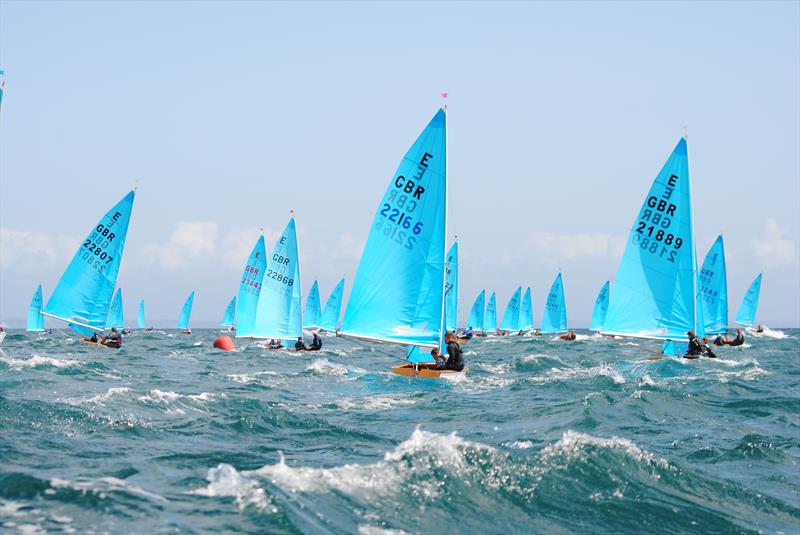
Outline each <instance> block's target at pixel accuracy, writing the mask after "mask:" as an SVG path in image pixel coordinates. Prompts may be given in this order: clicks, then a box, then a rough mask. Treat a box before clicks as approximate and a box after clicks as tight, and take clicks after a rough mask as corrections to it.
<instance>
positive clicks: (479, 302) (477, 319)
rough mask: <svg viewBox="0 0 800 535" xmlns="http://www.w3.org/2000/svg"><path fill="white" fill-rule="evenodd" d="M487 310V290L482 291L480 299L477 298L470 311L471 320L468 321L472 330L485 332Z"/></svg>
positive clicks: (468, 325)
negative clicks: (484, 321)
mask: <svg viewBox="0 0 800 535" xmlns="http://www.w3.org/2000/svg"><path fill="white" fill-rule="evenodd" d="M485 308H486V290H481V293H479V294H478V297H476V298H475V302H474V303H472V308H471V309H470V311H469V319H468V320H467V327H469V328H470V329H473V328H474V329H478V330H480V331H483V330H484V326H483V320H484V318H485V317H486V315H485V310H484V309H485Z"/></svg>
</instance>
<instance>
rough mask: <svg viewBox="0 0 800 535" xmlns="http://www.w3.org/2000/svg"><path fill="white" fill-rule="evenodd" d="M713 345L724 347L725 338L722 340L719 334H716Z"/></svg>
mask: <svg viewBox="0 0 800 535" xmlns="http://www.w3.org/2000/svg"><path fill="white" fill-rule="evenodd" d="M714 345H715V346H724V345H725V338H723V337H722V335H721V334H718V335H717V337H716V338H714Z"/></svg>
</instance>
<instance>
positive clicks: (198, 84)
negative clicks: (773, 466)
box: [0, 0, 800, 326]
mask: <svg viewBox="0 0 800 535" xmlns="http://www.w3.org/2000/svg"><path fill="white" fill-rule="evenodd" d="M798 21H800V8H798V4H797V3H796V2H778V3H769V2H758V3H746V2H736V3H723V2H713V3H694V2H693V3H688V2H687V3H678V2H670V3H632V2H625V3H600V2H590V3H527V4H526V3H497V2H493V3H468V4H458V3H441V4H429V3H266V2H265V3H256V2H242V3H235V2H226V3H214V2H201V3H191V2H175V3H167V2H129V3H126V2H114V3H100V2H88V3H74V2H56V3H48V2H13V1H6V0H4V1H3V2H2V3H0V69H4V70H5V71H6V75H5V80H6V94H5V97H4V99H3V109H2V112H0V297H1V299H0V321H6V322H13V321H14V319H15V318H22V317H24V315H25V313H26V309H27V304H28V302H29V300H30V296H31V294H32V292H33V290H34V288H35V286H36V284H38V283H39V282H41V283H42V284H43V285H44V292H45V298H46V297H47V295H49V292H50V291H52V289H53V288H54V286H55V284H56V282H57V280H58V277H59V276H60V274H61V272H62V271H63V269H64V267H65V266H66V264H67V263H68V262H69V260H70V258H71V257H72V255H73V253H74V248H75V247H76V246H77V244H78V242H79V241H80V240H81V239H82V238H83V237H84V236H85V235H86V234H87V233H88V231H89V229H90V228H91V227H92V226H93V225H94V224H95V222H96V221H97V219H99V217H100V216H101V215H102V214H103V213H104V212H105V210H107V209H108V208H109V207H110V206H111V205H113V204H114V203H115V202H116V201H117V200H118V199H119V198H121V197H122V196H123V195H124V194H125V193H126V191H128V189H130V187H131V184H132V181H133V179H134V178H138V179H140V180H141V183H140V187H139V194H138V195H137V200H136V205H135V207H134V214H133V219H132V222H131V230H130V233H129V235H128V242H127V246H126V257H125V261H124V263H123V267H122V271H121V275H120V279H119V283H120V285H121V286H122V287H123V289H124V293H125V296H126V298H127V300H128V302H127V303H126V311H125V312H126V315H127V318H128V320H133V318H134V313H135V306H136V303H137V302H138V299H139V298H140V297H144V298H145V299H146V300H147V303H148V312H149V316H150V317H151V318H152V319H153V320H154V321H155V322H156V323H160V322H161V323H164V324H165V325H170V324H172V323H174V322H175V321H177V316H178V313H179V311H180V308H181V305H182V303H183V300H184V299H185V297H186V295H187V294H188V293H189V292H190V291H191V290H192V289H195V290H197V298H196V300H195V312H194V318H195V320H196V323H197V324H198V325H200V324H203V323H204V322H215V321H218V320H219V318H220V317H221V315H222V313H223V310H224V308H225V305H226V304H227V301H228V300H229V299H230V296H231V295H233V294H234V293H235V292H236V284H237V280H238V276H239V275H240V273H241V270H242V267H243V265H244V262H245V260H246V257H247V254H248V252H249V249H250V247H251V246H252V244H253V243H254V242H255V239H256V238H257V236H258V229H259V227H264V228H265V234H266V236H267V239H268V248H271V247H272V245H273V241H274V237H276V236H277V235H278V234H279V233H280V232H281V230H282V229H283V227H284V226H285V224H286V221H287V218H288V215H289V211H290V210H292V209H293V210H295V213H296V215H297V224H298V232H299V242H300V249H301V258H302V272H303V278H304V280H303V287H304V293H305V291H306V289H308V288H310V286H311V283H312V282H313V278H314V277H318V278H319V280H320V291H321V294H322V299H323V300H324V299H326V298H327V294H328V293H329V292H330V291H331V289H332V288H333V286H334V285H335V284H336V282H337V281H338V279H339V278H340V277H341V276H342V275H347V276H348V277H349V278H351V277H352V276H353V274H354V273H355V271H356V267H357V264H358V260H359V258H360V253H361V246H362V245H363V243H364V241H365V239H366V232H367V229H368V227H369V224H370V222H371V220H372V217H373V216H374V213H375V208H376V206H377V203H378V201H379V200H380V198H381V196H382V194H383V192H384V190H385V188H386V186H387V184H388V181H389V179H390V175H391V174H392V173H393V172H394V170H395V168H396V166H397V164H398V162H399V160H400V158H401V157H402V155H403V154H404V153H405V151H406V150H407V148H408V146H409V145H410V144H411V143H412V142H413V140H414V138H415V137H416V135H417V134H418V133H419V132H420V131H421V129H422V128H423V127H424V126H425V124H427V121H428V120H429V119H430V117H431V116H432V115H433V113H434V112H435V111H436V108H437V106H438V105H439V104H440V98H439V93H440V92H441V91H447V92H448V93H449V99H448V101H449V102H448V105H449V110H450V113H449V114H448V123H449V124H448V127H449V136H450V137H449V150H450V154H449V163H450V177H451V197H450V208H451V209H450V213H449V229H450V230H451V231H452V232H453V234H457V235H458V237H459V243H460V254H461V265H460V269H461V281H460V294H461V301H462V302H461V304H460V309H461V316H462V317H463V318H464V319H465V317H466V314H467V313H468V311H469V307H470V305H471V302H472V300H473V299H474V297H475V295H476V294H477V293H478V292H479V291H480V290H481V289H482V288H487V289H488V290H496V291H497V293H498V305H499V308H500V310H501V311H502V309H503V308H504V307H505V303H506V302H507V300H508V298H509V297H510V295H511V293H512V292H513V291H514V289H515V288H516V287H517V286H518V285H523V286H526V285H530V286H531V287H532V288H533V296H534V297H533V299H534V307H535V308H534V315H535V317H536V323H537V325H538V323H539V320H540V318H541V309H542V307H543V304H544V299H545V297H546V294H547V291H548V289H549V286H550V284H551V282H552V280H553V278H554V277H555V275H556V272H557V271H558V269H559V268H561V269H562V270H563V273H564V285H565V289H566V297H567V308H568V312H569V316H570V319H571V322H572V323H573V324H574V325H578V326H580V325H584V324H585V323H587V322H588V319H589V317H590V316H591V307H592V304H593V302H594V299H595V296H596V294H597V291H598V290H599V288H600V286H601V285H602V284H603V282H604V281H605V280H606V279H608V278H613V276H614V274H615V272H616V267H617V263H618V261H619V257H620V256H621V248H622V244H623V242H624V240H625V236H626V234H627V231H628V229H629V228H630V226H631V224H632V222H633V220H634V218H635V216H636V213H637V211H638V208H639V206H640V205H641V203H642V201H643V199H644V196H645V194H646V193H647V190H648V188H649V186H650V184H651V182H652V180H653V178H654V177H655V175H656V174H657V172H658V170H659V169H660V167H661V165H662V164H663V162H664V161H665V159H666V158H667V156H668V155H669V153H670V151H671V150H672V148H673V147H674V145H675V142H676V141H677V139H678V137H679V136H680V135H681V132H682V128H683V127H686V128H687V130H688V136H689V138H688V139H689V151H690V152H689V157H690V169H691V173H692V181H693V188H694V194H695V212H696V213H695V232H696V236H697V240H698V244H697V246H698V253H699V254H700V255H701V257H702V256H703V255H705V253H706V251H707V250H708V248H709V247H710V245H711V244H712V242H713V240H714V239H715V237H716V235H717V234H718V233H722V234H723V235H724V237H725V245H726V254H727V259H728V288H729V297H730V300H731V316H732V315H733V314H734V313H735V308H736V307H737V306H738V303H739V301H740V300H741V297H742V296H743V294H744V292H745V290H746V288H747V285H748V284H749V282H750V280H751V279H752V278H753V277H754V276H755V275H756V274H757V273H758V272H759V271H761V270H763V271H764V274H765V275H764V277H765V278H764V285H763V288H762V294H761V307H760V310H759V319H760V320H762V321H764V322H766V323H767V324H771V325H782V326H797V325H798V324H800V317H799V316H800V304H799V303H800V282H798V281H799V280H800V261H798V235H799V234H800V152H799V150H798V146H800V104H799V103H800V67H799V65H800V52H798V51H799V50H800V22H798ZM349 286H350V285H349V281H348V285H347V287H346V290H345V293H346V294H347V292H349ZM612 291H613V290H612ZM462 321H463V319H462Z"/></svg>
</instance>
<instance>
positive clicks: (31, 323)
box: [25, 284, 44, 333]
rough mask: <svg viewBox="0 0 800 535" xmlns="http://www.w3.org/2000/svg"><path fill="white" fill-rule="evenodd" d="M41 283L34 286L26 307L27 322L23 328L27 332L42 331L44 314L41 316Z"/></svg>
mask: <svg viewBox="0 0 800 535" xmlns="http://www.w3.org/2000/svg"><path fill="white" fill-rule="evenodd" d="M42 303H43V300H42V285H41V284H40V285H39V286H37V287H36V291H35V292H33V297H32V298H31V304H30V306H29V307H28V323H27V326H26V328H25V330H27V331H28V332H34V333H40V332H44V316H42Z"/></svg>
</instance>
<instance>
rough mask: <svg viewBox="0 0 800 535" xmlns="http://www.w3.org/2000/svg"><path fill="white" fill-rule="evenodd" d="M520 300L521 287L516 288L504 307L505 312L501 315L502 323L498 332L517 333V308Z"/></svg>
mask: <svg viewBox="0 0 800 535" xmlns="http://www.w3.org/2000/svg"><path fill="white" fill-rule="evenodd" d="M521 299H522V286H520V287H518V288H517V289H516V291H514V293H513V294H512V295H511V299H509V300H508V305H506V311H505V313H504V314H503V322H502V323H501V324H500V330H501V331H503V332H504V333H509V332H518V331H519V306H520V300H521Z"/></svg>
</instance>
